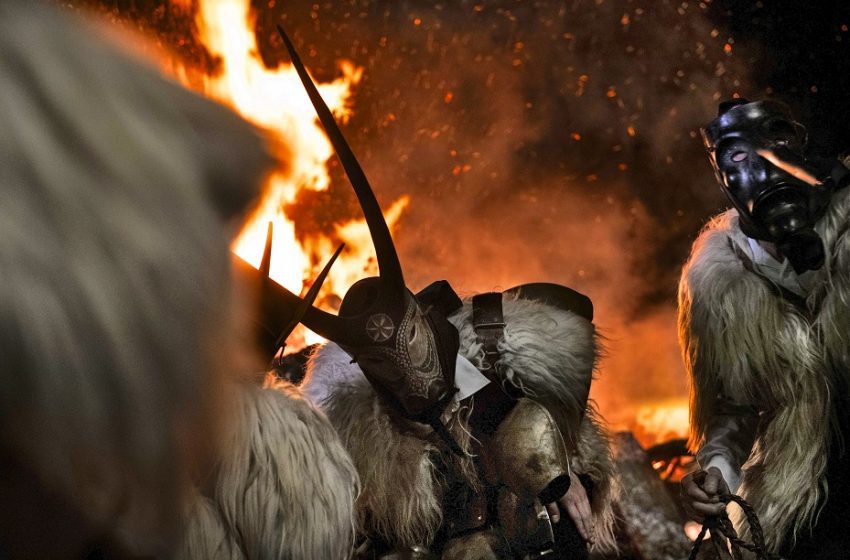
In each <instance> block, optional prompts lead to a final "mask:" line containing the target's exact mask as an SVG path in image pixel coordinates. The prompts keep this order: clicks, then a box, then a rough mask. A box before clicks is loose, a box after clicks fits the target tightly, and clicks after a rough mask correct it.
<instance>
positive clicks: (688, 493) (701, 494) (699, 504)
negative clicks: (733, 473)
mask: <svg viewBox="0 0 850 560" xmlns="http://www.w3.org/2000/svg"><path fill="white" fill-rule="evenodd" d="M728 493H729V486H728V485H727V484H726V481H725V480H724V479H723V475H722V474H721V473H720V469H718V468H717V467H709V468H708V470H707V471H703V470H700V471H697V472H694V473H691V474H689V475H687V476H685V477H684V478H683V479H682V491H681V497H682V503H683V505H684V506H685V510H687V512H688V515H689V516H690V517H691V519H693V520H694V521H698V522H700V523H702V522H703V521H704V520H705V517H706V516H709V515H720V514H722V513H723V512H724V511H726V504H724V503H723V502H721V501H720V495H721V494H728Z"/></svg>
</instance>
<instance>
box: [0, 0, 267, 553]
mask: <svg viewBox="0 0 850 560" xmlns="http://www.w3.org/2000/svg"><path fill="white" fill-rule="evenodd" d="M96 35H97V34H96V33H94V29H93V28H92V26H91V25H83V24H81V22H79V21H76V20H75V19H74V18H73V17H72V16H71V15H70V13H69V12H63V11H60V10H59V9H58V8H53V7H50V6H48V3H47V2H40V1H38V2H36V1H22V0H4V1H3V2H0V83H2V84H3V86H2V88H0V130H2V134H0V437H2V440H0V445H2V446H3V448H4V450H6V451H7V452H8V453H9V454H10V455H13V456H15V457H16V458H17V459H19V460H20V461H21V462H22V463H23V464H25V465H26V467H27V468H31V469H32V471H33V472H35V473H36V474H37V475H38V477H39V478H40V479H41V480H42V481H43V482H44V485H45V487H46V488H47V490H48V491H50V492H55V493H58V494H60V495H62V496H63V497H64V498H65V499H66V500H67V501H68V502H69V503H70V504H73V505H74V506H76V507H77V508H78V510H79V513H80V515H81V516H82V517H84V518H86V520H87V521H88V522H89V523H90V524H91V525H92V526H93V528H94V530H95V531H97V532H99V533H110V532H111V533H112V534H113V536H115V537H116V540H118V541H120V542H121V544H123V545H124V546H126V547H129V548H130V549H132V550H133V551H135V552H137V553H139V554H140V555H154V554H157V555H158V554H166V553H167V550H168V547H169V544H170V541H171V540H172V539H173V538H174V537H176V535H175V534H174V533H175V528H176V527H177V526H178V523H177V520H178V515H179V512H180V510H181V504H180V498H181V497H182V493H183V486H184V484H185V483H187V482H188V479H189V472H190V471H191V470H192V469H195V468H198V464H197V463H202V462H204V460H205V457H204V456H205V455H208V452H209V450H210V449H211V448H213V447H214V443H213V440H214V436H215V432H216V429H215V428H216V426H217V424H218V418H217V417H216V412H215V409H216V407H217V404H216V401H217V399H218V395H217V392H216V390H217V389H219V388H220V387H221V380H222V379H223V378H225V377H229V376H230V375H232V374H233V372H234V371H235V370H236V368H235V367H234V363H233V362H232V361H231V359H233V358H234V357H236V356H240V355H241V354H242V352H241V350H242V348H241V347H240V346H239V343H240V342H242V337H240V336H239V332H240V331H239V326H238V325H237V324H236V321H234V318H233V316H232V315H231V305H232V303H233V294H232V293H231V282H230V274H229V268H230V254H229V251H228V249H227V246H228V239H227V237H226V232H225V225H224V223H223V221H222V217H224V216H230V215H232V214H233V212H237V211H239V210H241V209H242V204H244V203H245V202H246V199H247V198H250V197H251V196H253V195H254V194H256V192H257V190H258V187H259V179H260V172H261V170H262V167H263V165H261V164H263V163H265V162H266V159H267V156H266V155H265V151H264V148H263V145H262V142H261V139H260V137H259V135H258V134H257V133H256V130H255V129H253V128H252V127H251V126H249V125H248V124H247V123H245V122H244V121H242V120H241V119H239V118H237V117H236V116H235V115H234V114H232V112H231V111H229V110H227V109H225V108H224V107H221V106H219V105H216V104H214V103H212V102H210V101H207V100H204V99H202V98H200V97H199V96H197V95H194V94H191V93H189V92H188V91H187V90H185V89H184V88H182V87H180V86H178V85H177V84H174V83H170V82H168V81H166V80H164V79H163V78H162V77H160V76H159V74H158V73H157V72H156V71H155V70H154V69H152V68H148V67H146V66H144V65H142V64H139V63H138V62H136V61H131V60H129V59H128V58H127V57H126V56H125V55H124V54H123V53H119V52H118V50H117V49H110V48H108V47H107V46H106V45H104V43H103V42H101V41H98V40H96ZM213 135H214V136H213ZM217 150H220V151H217ZM193 463H194V464H193ZM81 538H85V537H84V536H81ZM69 553H70V552H69Z"/></svg>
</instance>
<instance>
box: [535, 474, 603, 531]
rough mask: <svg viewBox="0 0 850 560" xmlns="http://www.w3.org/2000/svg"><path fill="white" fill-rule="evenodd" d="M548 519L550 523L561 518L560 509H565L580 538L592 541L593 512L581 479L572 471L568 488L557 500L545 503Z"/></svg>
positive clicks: (556, 521)
mask: <svg viewBox="0 0 850 560" xmlns="http://www.w3.org/2000/svg"><path fill="white" fill-rule="evenodd" d="M559 506H560V507H559ZM546 511H547V512H549V519H551V520H552V523H553V524H555V523H558V522H559V521H560V520H561V511H566V512H567V513H568V514H569V516H570V519H572V520H573V523H575V525H576V528H577V529H578V532H579V534H580V535H581V538H583V539H584V540H585V541H587V542H589V543H593V533H594V527H593V513H592V512H591V511H590V500H588V498H587V492H585V490H584V486H582V484H581V481H580V480H579V479H578V477H577V476H576V475H575V474H574V473H570V489H569V490H567V493H566V494H564V495H563V496H561V497H560V498H559V499H558V501H556V502H551V503H549V504H546Z"/></svg>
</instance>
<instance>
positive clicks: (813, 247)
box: [679, 100, 850, 558]
mask: <svg viewBox="0 0 850 560" xmlns="http://www.w3.org/2000/svg"><path fill="white" fill-rule="evenodd" d="M703 137H704V139H705V144H706V147H707V148H708V151H709V155H710V158H711V162H712V164H713V166H714V169H715V171H716V173H717V178H718V180H719V182H720V184H721V186H722V188H723V191H724V193H725V194H726V196H727V197H728V198H729V200H730V202H731V203H732V206H733V209H732V210H729V211H727V212H724V213H723V214H721V215H719V216H718V217H716V218H714V219H713V220H712V221H711V222H709V224H708V225H707V226H706V228H705V230H704V231H703V232H702V233H701V234H700V236H699V238H698V239H697V241H696V242H695V244H694V248H693V252H692V254H691V257H690V260H689V261H688V263H687V264H686V265H685V269H684V271H683V273H682V279H681V283H680V286H679V335H680V339H681V344H682V350H683V354H684V358H685V362H686V365H687V368H688V371H689V374H690V376H691V381H692V392H691V426H692V434H691V445H692V447H693V448H694V450H695V451H697V452H698V459H699V462H700V464H701V465H702V467H703V468H704V469H707V470H708V471H709V480H710V482H709V483H707V485H708V490H707V493H708V494H709V496H708V497H709V498H710V497H711V495H714V494H715V493H716V492H719V491H722V490H723V489H724V488H725V487H726V486H728V489H729V490H730V491H733V492H735V491H737V492H738V493H740V494H742V495H743V496H744V497H745V498H746V499H747V500H749V501H750V502H751V503H752V504H753V505H754V506H755V508H756V512H757V513H758V514H759V516H760V517H761V525H762V527H763V528H764V530H765V536H766V538H767V541H768V543H769V545H770V547H771V549H772V550H773V551H774V552H780V551H781V552H782V553H783V554H786V555H790V557H794V558H839V557H842V556H843V555H844V554H846V548H847V545H848V542H847V537H846V531H844V530H842V529H841V528H840V526H839V525H836V520H837V519H842V518H844V519H846V517H845V516H846V515H847V511H848V500H850V493H848V489H847V482H846V478H847V475H846V474H845V473H846V471H847V468H848V467H850V465H848V464H847V461H846V459H845V457H844V451H843V444H842V433H843V430H846V428H847V426H848V421H847V410H848V408H847V405H846V399H847V396H848V389H847V377H848V373H850V358H848V352H847V348H848V347H850V346H849V345H850V305H848V301H850V299H848V298H850V241H848V238H847V235H846V232H847V229H848V225H850V221H848V220H850V189H847V188H845V187H846V184H847V182H848V170H847V168H846V167H845V166H844V165H843V164H842V163H840V162H839V161H838V160H835V159H831V160H823V159H817V158H812V157H809V156H807V155H806V154H805V152H804V148H805V141H806V137H805V129H804V128H803V126H802V125H800V124H799V123H797V122H795V121H794V120H793V118H792V117H791V115H790V112H789V110H788V108H787V107H785V106H784V105H782V104H780V103H777V102H772V101H761V102H754V103H749V102H746V101H744V100H737V101H734V102H729V103H724V104H722V105H721V108H720V115H719V116H718V118H717V119H715V120H714V121H712V122H711V123H710V124H709V125H708V126H707V127H706V128H705V129H704V130H703ZM698 486H700V485H697V484H696V483H695V481H694V480H693V479H690V478H689V479H686V480H685V481H684V489H685V492H686V495H688V494H687V493H688V492H691V494H690V496H691V497H689V498H688V499H687V502H688V503H689V505H690V506H691V507H692V508H694V510H695V513H696V514H700V515H702V514H707V513H712V512H713V510H712V508H716V507H717V506H716V505H712V506H707V505H706V504H705V503H704V498H705V496H700V494H699V493H698V492H696V489H695V487H698ZM702 490H705V485H703V487H702ZM700 502H703V503H700ZM813 528H814V533H812V532H811V531H812V530H813Z"/></svg>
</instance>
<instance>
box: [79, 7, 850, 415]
mask: <svg viewBox="0 0 850 560" xmlns="http://www.w3.org/2000/svg"><path fill="white" fill-rule="evenodd" d="M65 3H66V4H67V2H65ZM93 3H96V4H99V5H100V6H101V7H102V8H106V9H107V10H110V9H111V10H112V12H113V13H114V14H115V15H116V16H118V17H120V18H125V19H129V20H131V21H133V22H134V24H136V25H139V26H140V27H141V28H142V29H144V30H147V31H153V33H154V34H155V35H156V36H158V37H159V39H160V40H161V41H162V42H163V43H164V44H165V45H166V46H167V47H169V48H171V49H173V50H175V51H176V52H177V53H178V54H179V55H181V56H183V57H185V58H187V59H190V60H193V61H196V62H197V61H209V56H207V55H206V54H205V53H204V50H203V48H202V47H199V45H198V44H197V43H196V42H193V41H191V40H189V41H187V40H185V39H186V37H187V36H190V31H191V27H192V19H191V17H190V15H187V14H185V13H184V12H181V11H180V10H179V9H177V8H175V7H174V6H172V5H169V4H164V3H163V2H154V1H149V0H101V1H100V2H93ZM74 4H76V3H74ZM253 5H254V7H255V8H256V10H257V12H258V15H259V17H258V21H257V32H258V37H259V39H260V44H261V45H262V46H263V49H262V55H263V57H264V59H265V60H266V62H267V63H268V64H269V65H274V64H276V63H277V62H280V61H283V60H285V59H284V56H283V54H282V48H281V47H280V44H279V39H278V38H277V37H276V34H275V32H274V24H275V23H276V22H277V21H279V18H281V17H283V18H284V19H283V21H284V22H285V25H286V26H287V28H288V30H289V33H290V34H291V35H292V36H293V39H294V42H295V44H296V47H297V48H299V50H300V51H301V53H302V56H303V58H304V59H305V62H306V64H307V65H308V67H309V68H310V70H311V72H313V74H314V76H316V77H317V78H319V79H320V80H326V79H330V78H332V77H334V76H335V72H336V66H335V62H336V61H337V60H338V59H340V58H346V59H349V60H352V61H353V62H354V63H355V64H357V65H359V66H362V67H364V77H363V80H362V82H361V83H360V84H359V85H358V86H357V87H356V89H355V91H354V111H355V112H354V116H353V118H352V119H351V121H350V122H349V124H348V125H347V126H346V127H345V129H344V132H345V134H346V135H347V137H348V139H349V141H350V143H351V144H352V146H353V147H354V149H355V152H356V153H357V154H358V155H359V157H360V159H361V162H362V164H363V166H364V168H365V169H366V172H367V174H368V175H369V176H370V179H371V181H372V183H373V185H374V187H375V190H376V193H377V195H378V198H379V200H381V201H382V203H383V204H388V203H389V202H391V201H392V200H395V199H396V198H398V197H399V196H401V195H402V194H405V193H410V194H411V195H412V202H411V207H410V208H409V209H408V210H407V211H406V213H405V215H404V216H403V218H402V221H401V225H400V229H399V230H398V232H397V235H396V239H397V243H398V245H399V249H400V254H401V256H402V260H403V264H404V265H405V267H406V270H405V274H406V276H407V278H408V281H409V282H410V283H411V286H412V287H413V288H419V287H421V286H424V285H425V284H426V283H428V282H430V281H431V280H434V279H436V278H441V277H445V278H448V279H450V280H451V281H452V282H453V284H455V286H456V287H457V288H458V289H459V290H460V291H462V292H469V291H481V290H488V289H493V288H496V287H501V288H507V287H509V286H510V285H513V284H516V283H519V282H522V281H533V280H549V281H555V282H561V283H564V284H567V285H570V286H573V287H575V288H577V289H579V290H581V291H583V292H585V293H587V294H589V295H591V297H593V299H594V301H595V302H596V303H597V316H598V317H599V320H598V322H599V323H600V324H601V325H602V327H603V328H607V331H606V332H607V333H608V334H609V336H610V337H611V339H612V340H611V343H610V350H611V354H612V358H611V359H609V361H608V362H607V365H606V366H605V367H604V368H603V370H604V371H603V373H604V376H608V377H609V379H613V380H615V382H616V383H618V384H619V385H620V386H622V385H625V384H627V381H628V380H629V379H635V380H636V381H637V383H633V384H631V385H632V387H631V389H627V390H625V392H626V393H627V394H626V396H625V397H624V398H625V400H626V401H628V400H629V399H634V398H636V399H638V400H641V399H643V400H652V399H658V398H664V397H670V396H681V395H682V394H683V391H684V381H683V379H684V376H683V374H682V369H681V364H680V362H679V357H678V350H677V348H676V340H675V325H674V305H675V293H676V283H677V280H678V275H679V270H680V268H681V265H682V263H683V262H684V260H685V259H686V257H687V254H688V250H689V248H690V244H691V243H692V241H693V239H694V237H695V236H696V234H697V232H698V231H699V229H700V227H701V226H702V224H703V223H704V222H705V220H706V219H707V218H708V217H709V216H710V215H712V214H714V213H716V212H718V211H719V210H720V209H722V208H724V207H725V206H726V205H725V200H724V198H723V196H722V194H721V192H720V190H719V188H718V187H717V186H716V184H715V182H714V179H713V175H712V172H711V169H710V166H709V164H708V161H707V159H706V157H705V154H704V151H703V148H702V145H701V142H700V140H699V135H698V128H699V127H700V126H701V125H703V124H705V123H706V122H707V121H709V120H711V118H713V116H714V114H715V110H716V105H717V102H718V101H720V100H722V99H726V98H728V97H731V96H732V95H733V94H739V95H741V96H744V97H749V98H752V99H757V98H762V97H765V96H773V97H775V98H778V99H781V100H784V101H786V102H788V103H789V104H791V106H792V108H793V109H794V111H795V114H796V115H798V117H799V119H800V120H801V121H803V122H804V123H806V124H808V125H809V130H810V138H811V140H812V147H813V149H815V150H817V151H819V152H822V153H829V154H833V155H837V154H838V153H839V152H843V151H844V150H846V149H848V148H850V130H848V127H847V126H846V122H847V121H848V120H850V111H848V105H850V98H848V97H847V96H846V95H845V91H850V88H848V86H850V83H848V80H850V51H848V46H850V32H848V27H847V26H848V25H850V3H848V2H846V0H845V1H839V0H824V1H819V2H810V3H803V2H773V1H764V2H744V1H740V0H713V1H711V2H708V1H704V2H691V1H689V2H681V1H679V2H672V1H665V0H651V1H650V0H642V1H638V0H635V1H631V0H628V1H626V0H620V1H612V0H564V1H560V2H559V1H554V0H534V1H530V0H525V1H519V0H491V1H486V0H477V1H469V0H455V1H451V2H449V1H445V2H426V1H418V0H373V1H369V0H352V1H334V2H317V3H313V2H307V1H304V0H291V1H286V2H282V1H275V0H270V1H269V0H266V1H263V2H259V1H256V0H255V1H254V4H253ZM336 179H339V180H335V181H334V183H333V185H332V187H331V189H330V190H329V191H327V192H323V193H313V192H308V193H305V194H304V195H303V196H302V197H301V199H300V200H299V201H298V202H296V204H295V206H294V207H293V208H290V209H289V211H288V214H290V215H294V216H296V220H297V225H298V229H299V231H300V232H301V233H302V234H303V235H309V233H310V232H311V231H315V230H316V229H321V230H323V231H328V230H329V229H330V228H329V224H330V223H331V222H333V221H334V220H338V219H340V218H341V217H344V216H358V209H357V206H356V202H355V200H354V198H353V196H352V195H351V192H350V187H349V186H348V184H347V183H346V181H345V180H344V179H341V178H340V177H339V173H338V169H337V170H336ZM653 371H656V372H658V371H661V373H653ZM609 374H610V375H609ZM604 376H603V378H604ZM647 378H652V379H654V380H655V381H654V382H653V383H645V382H644V380H646V379H647ZM610 388H611V386H609V389H610ZM619 390H620V389H618V391H619ZM598 396H599V395H598V394H597V397H598ZM603 400H604V399H603ZM604 404H605V403H604V402H603V405H604ZM607 404H608V406H610V407H613V406H616V405H617V401H616V400H614V401H609V402H608V403H607ZM603 412H605V410H604V409H603Z"/></svg>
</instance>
